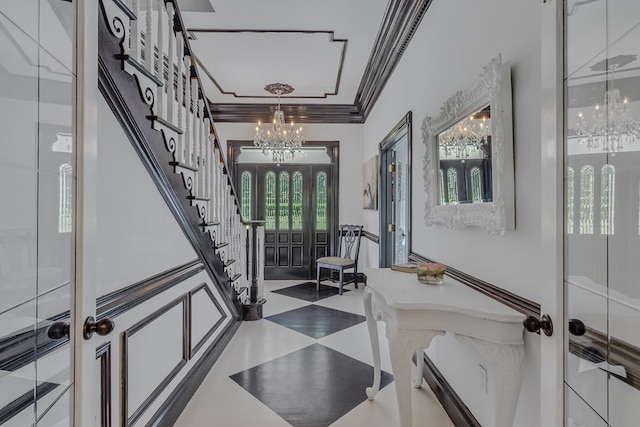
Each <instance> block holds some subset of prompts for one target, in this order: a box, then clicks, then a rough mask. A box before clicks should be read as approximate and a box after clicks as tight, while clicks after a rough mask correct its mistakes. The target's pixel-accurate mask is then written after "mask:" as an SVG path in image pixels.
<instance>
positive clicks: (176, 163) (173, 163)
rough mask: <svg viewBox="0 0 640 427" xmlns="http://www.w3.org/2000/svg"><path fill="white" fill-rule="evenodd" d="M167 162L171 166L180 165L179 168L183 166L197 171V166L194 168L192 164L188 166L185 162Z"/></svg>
mask: <svg viewBox="0 0 640 427" xmlns="http://www.w3.org/2000/svg"><path fill="white" fill-rule="evenodd" d="M169 164H170V165H171V166H179V167H181V168H183V169H189V170H191V171H194V172H197V171H198V168H196V167H194V166H189V165H187V164H185V163H180V162H169Z"/></svg>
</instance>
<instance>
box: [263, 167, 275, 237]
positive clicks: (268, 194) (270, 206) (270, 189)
mask: <svg viewBox="0 0 640 427" xmlns="http://www.w3.org/2000/svg"><path fill="white" fill-rule="evenodd" d="M264 187H265V192H264V220H265V225H264V227H265V229H267V230H275V229H276V174H275V172H267V173H266V175H265V179H264Z"/></svg>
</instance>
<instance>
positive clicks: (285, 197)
mask: <svg viewBox="0 0 640 427" xmlns="http://www.w3.org/2000/svg"><path fill="white" fill-rule="evenodd" d="M279 200H280V206H279V207H280V209H279V214H278V230H288V229H289V172H280V195H279Z"/></svg>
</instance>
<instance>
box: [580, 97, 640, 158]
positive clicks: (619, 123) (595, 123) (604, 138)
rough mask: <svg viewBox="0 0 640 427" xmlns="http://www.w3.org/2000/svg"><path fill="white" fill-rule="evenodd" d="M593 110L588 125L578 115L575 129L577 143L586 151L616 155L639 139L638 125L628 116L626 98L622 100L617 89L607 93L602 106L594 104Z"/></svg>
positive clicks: (639, 130)
mask: <svg viewBox="0 0 640 427" xmlns="http://www.w3.org/2000/svg"><path fill="white" fill-rule="evenodd" d="M595 110H596V112H595V114H594V115H593V117H592V119H591V120H589V121H587V119H585V117H584V115H583V114H582V113H581V112H580V113H578V122H577V123H576V127H575V131H576V135H577V136H578V142H580V143H586V144H587V148H588V149H589V150H602V151H606V152H609V153H615V152H616V151H620V150H623V149H624V144H625V143H628V142H634V141H636V140H637V139H638V138H640V123H638V122H637V121H636V120H634V119H633V117H632V116H631V113H630V112H629V106H628V101H627V98H622V97H621V95H620V91H619V90H618V89H610V90H608V91H607V93H606V95H605V100H604V105H603V106H600V105H598V104H596V106H595Z"/></svg>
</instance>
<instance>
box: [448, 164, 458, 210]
mask: <svg viewBox="0 0 640 427" xmlns="http://www.w3.org/2000/svg"><path fill="white" fill-rule="evenodd" d="M447 184H448V187H449V198H448V200H449V204H452V205H457V204H458V171H457V170H455V169H454V168H449V170H447Z"/></svg>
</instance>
